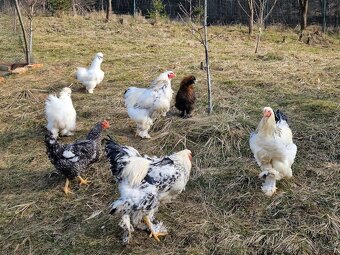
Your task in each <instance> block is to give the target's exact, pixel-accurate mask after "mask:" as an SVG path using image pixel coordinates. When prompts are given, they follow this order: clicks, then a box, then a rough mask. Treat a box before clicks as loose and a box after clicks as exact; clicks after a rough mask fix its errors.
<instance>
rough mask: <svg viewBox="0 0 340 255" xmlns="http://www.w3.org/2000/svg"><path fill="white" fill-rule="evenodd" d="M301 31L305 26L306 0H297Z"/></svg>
mask: <svg viewBox="0 0 340 255" xmlns="http://www.w3.org/2000/svg"><path fill="white" fill-rule="evenodd" d="M299 6H300V26H301V33H302V32H303V30H305V29H306V27H307V12H308V0H299Z"/></svg>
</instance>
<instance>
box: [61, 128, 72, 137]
mask: <svg viewBox="0 0 340 255" xmlns="http://www.w3.org/2000/svg"><path fill="white" fill-rule="evenodd" d="M61 135H66V136H71V135H73V133H72V132H71V131H70V130H67V129H63V130H62V131H61Z"/></svg>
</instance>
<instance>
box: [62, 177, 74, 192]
mask: <svg viewBox="0 0 340 255" xmlns="http://www.w3.org/2000/svg"><path fill="white" fill-rule="evenodd" d="M69 186H70V180H69V179H68V178H66V182H65V186H64V188H63V190H64V193H65V194H66V195H67V194H72V193H73V192H72V191H71V189H70V188H69Z"/></svg>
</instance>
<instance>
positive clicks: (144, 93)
mask: <svg viewBox="0 0 340 255" xmlns="http://www.w3.org/2000/svg"><path fill="white" fill-rule="evenodd" d="M169 73H170V72H164V73H162V74H161V75H159V76H158V77H157V78H156V79H155V80H154V81H153V82H152V83H151V86H150V87H149V88H136V87H130V88H128V90H127V91H126V92H125V95H124V99H125V107H126V108H127V112H128V115H129V117H130V118H131V119H132V120H134V121H135V122H136V124H137V134H138V135H139V136H141V137H142V138H146V137H150V136H149V134H148V131H149V129H150V128H151V126H152V123H153V119H154V118H155V117H156V116H157V115H159V114H160V115H163V116H165V115H166V113H167V112H168V111H169V109H170V102H171V99H172V94H173V91H172V89H171V80H170V79H169V78H168V74H169ZM171 73H172V72H171Z"/></svg>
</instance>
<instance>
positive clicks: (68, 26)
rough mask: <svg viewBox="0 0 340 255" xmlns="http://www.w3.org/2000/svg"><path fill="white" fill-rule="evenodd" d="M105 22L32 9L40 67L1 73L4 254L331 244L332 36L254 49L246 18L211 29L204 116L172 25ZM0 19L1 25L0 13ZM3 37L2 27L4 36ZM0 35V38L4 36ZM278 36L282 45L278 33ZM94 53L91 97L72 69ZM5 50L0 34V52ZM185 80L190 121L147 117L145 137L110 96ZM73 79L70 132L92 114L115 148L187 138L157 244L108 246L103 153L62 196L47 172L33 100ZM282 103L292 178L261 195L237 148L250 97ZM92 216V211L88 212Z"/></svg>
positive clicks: (197, 56) (199, 57)
mask: <svg viewBox="0 0 340 255" xmlns="http://www.w3.org/2000/svg"><path fill="white" fill-rule="evenodd" d="M115 20H119V18H117V19H116V18H115V19H113V21H112V22H110V23H109V24H106V23H104V22H103V18H102V17H101V16H98V15H97V16H96V15H90V16H88V17H86V18H82V17H76V18H71V17H67V16H66V17H62V18H51V17H49V18H42V17H37V18H36V21H35V24H37V25H36V28H35V49H34V51H35V59H36V61H37V62H38V63H43V64H44V66H43V68H41V69H34V70H30V71H29V72H28V73H26V74H24V75H22V76H10V77H6V82H5V83H2V84H1V85H0V86H1V95H0V97H1V100H0V121H1V126H0V145H1V147H0V155H1V158H0V183H1V186H0V194H1V204H0V246H1V247H2V248H1V250H2V253H3V254H237V255H239V254H322V255H325V254H339V231H340V230H339V227H340V218H339V177H340V175H339V169H340V167H339V160H340V154H339V147H340V146H339V145H340V142H339V140H340V136H339V132H340V123H339V112H340V111H339V110H340V109H339V107H340V105H339V102H340V98H339V95H340V87H339V85H340V84H339V78H340V58H339V54H338V53H339V52H340V44H339V37H336V35H334V36H328V37H327V38H326V39H325V40H324V41H322V40H321V39H322V38H321V39H320V38H319V37H318V38H317V39H318V40H314V41H313V43H312V45H306V44H304V43H300V42H298V41H297V38H298V34H297V33H294V31H290V30H283V29H282V28H271V29H269V30H267V31H265V34H264V36H263V42H262V44H261V48H260V54H259V55H254V54H253V51H254V46H255V37H254V38H249V37H248V35H247V34H246V28H245V27H239V26H232V27H217V26H216V27H210V32H211V34H212V35H218V34H220V36H219V37H217V38H215V39H214V40H213V41H212V42H211V44H210V47H211V65H212V66H211V67H212V77H213V100H214V112H213V114H212V115H211V116H207V114H206V106H207V102H206V101H207V95H206V85H205V74H204V72H203V71H201V70H200V69H199V67H200V62H201V61H203V59H204V52H203V49H202V47H201V46H200V45H199V43H198V42H196V41H195V40H194V39H193V38H192V37H191V36H190V33H188V31H187V30H186V29H185V27H184V26H182V25H181V24H177V23H166V24H164V23H163V24H157V25H156V26H152V25H150V24H148V23H136V22H134V21H133V20H132V19H129V18H127V17H126V20H127V21H128V24H127V25H126V24H124V25H123V24H121V23H120V22H115ZM0 24H10V21H9V18H8V17H6V16H5V15H1V17H0ZM7 34H8V33H7ZM4 35H6V33H0V39H4V40H8V38H5V37H4ZM283 36H286V43H281V41H282V37H283ZM98 51H102V52H103V53H104V62H103V65H102V69H103V70H104V71H105V80H104V82H103V83H102V84H100V85H99V86H98V87H97V88H96V90H95V93H94V94H93V95H89V94H85V90H84V89H83V88H82V86H81V85H80V84H77V83H75V80H74V78H73V73H74V71H75V68H76V67H77V66H80V65H82V66H84V65H88V64H89V61H90V59H91V57H92V56H93V55H94V53H95V52H98ZM11 55H15V53H13V52H12V51H11V50H10V45H6V44H0V56H4V57H6V59H8V58H11ZM165 69H173V70H174V71H175V72H176V74H177V78H176V79H175V80H174V81H173V88H174V90H177V89H178V86H179V82H180V79H181V77H183V76H185V75H188V74H194V75H195V76H196V77H197V78H198V81H199V82H198V85H197V87H196V89H197V96H198V103H197V109H196V110H195V112H194V117H193V118H192V119H189V120H182V119H180V118H178V116H177V115H176V114H177V112H176V110H175V109H174V108H172V109H171V112H172V114H171V116H169V117H167V118H165V119H159V120H157V121H156V123H155V125H154V127H153V130H152V132H151V135H152V136H154V138H153V139H151V140H143V141H141V140H140V139H138V138H135V137H134V136H133V134H134V133H133V130H134V124H133V123H132V121H130V120H129V119H128V117H127V114H126V112H125V109H124V107H123V101H122V95H123V92H124V91H125V89H126V88H127V87H129V86H132V85H134V86H147V85H148V84H149V82H150V81H151V80H152V79H153V78H154V77H155V76H156V75H157V74H158V73H159V72H160V71H161V70H165ZM71 83H75V84H74V85H73V87H72V89H73V96H72V98H73V102H74V105H75V108H76V110H77V113H78V117H77V132H76V134H75V136H74V137H71V138H63V139H62V140H63V142H71V141H73V140H74V139H76V138H80V137H83V136H84V135H85V134H86V133H87V131H88V130H89V128H90V127H91V126H92V125H93V124H94V123H95V122H97V121H98V120H99V119H102V118H110V120H111V128H110V130H109V131H107V133H108V134H110V135H112V136H113V137H114V138H115V139H117V140H118V141H119V142H121V143H123V144H128V145H131V146H134V147H135V148H136V149H138V150H140V151H141V152H142V153H145V154H148V155H157V156H160V155H164V154H169V153H171V152H172V151H177V150H180V149H182V148H184V147H187V148H189V149H191V150H192V151H193V154H194V161H193V162H194V165H193V172H192V175H191V179H190V181H189V183H188V185H187V188H186V190H185V192H184V193H183V194H182V195H180V196H179V198H178V199H177V200H176V201H174V202H173V203H171V204H168V205H165V206H162V207H161V208H160V210H159V213H158V214H157V216H158V218H159V219H161V220H162V221H164V223H165V224H166V225H167V226H168V228H169V230H170V234H169V235H168V236H166V237H165V239H164V240H162V242H161V243H156V242H155V241H154V240H152V239H150V238H149V237H148V235H147V234H146V233H144V232H139V231H136V232H135V234H134V238H133V241H132V243H131V244H130V245H129V246H128V247H124V246H122V244H121V242H120V229H119V227H118V219H117V218H115V217H113V216H110V215H109V214H108V209H107V207H108V205H109V204H110V203H111V202H112V201H113V200H114V199H115V198H116V197H117V196H118V194H117V192H118V190H117V187H116V184H115V183H114V181H113V178H112V177H111V174H110V172H109V168H108V164H107V162H106V160H105V159H103V160H102V161H100V162H99V163H96V164H94V165H93V166H91V168H90V170H89V171H88V173H87V174H86V177H88V178H89V179H90V180H92V183H91V185H90V186H89V187H85V188H84V187H78V185H77V184H76V183H75V182H74V183H72V188H73V190H74V191H75V194H74V195H72V196H69V197H65V196H64V194H63V193H62V191H61V187H62V185H63V177H61V176H59V175H57V174H52V173H53V172H54V168H53V166H52V165H51V164H50V162H49V161H48V159H47V156H46V154H45V146H44V143H43V136H44V125H45V124H46V123H45V118H44V113H43V111H44V101H45V99H46V97H47V95H48V93H51V92H57V91H59V90H60V88H62V87H64V86H68V85H70V84H71ZM267 105H269V106H272V107H273V108H280V109H282V110H283V111H284V112H285V113H287V115H288V117H289V118H290V124H291V127H292V129H293V133H294V136H295V142H296V144H297V146H298V155H297V158H296V162H295V164H294V165H293V172H294V178H293V179H292V180H290V181H280V182H279V184H278V193H277V194H276V195H275V196H274V197H272V198H267V197H265V196H264V195H263V193H262V192H261V191H260V186H261V181H260V180H259V179H258V178H257V175H258V173H259V169H258V167H257V165H256V163H255V160H254V159H253V157H252V155H251V152H250V149H249V146H248V137H249V133H250V132H251V131H252V130H254V129H255V127H256V125H257V123H258V121H259V118H260V112H261V109H262V107H264V106H267ZM100 212H101V213H100Z"/></svg>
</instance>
